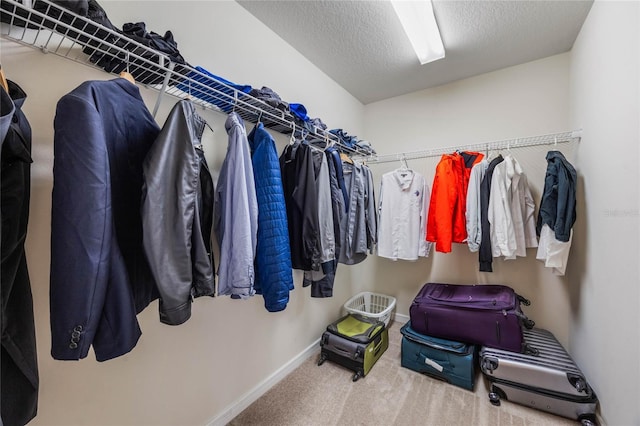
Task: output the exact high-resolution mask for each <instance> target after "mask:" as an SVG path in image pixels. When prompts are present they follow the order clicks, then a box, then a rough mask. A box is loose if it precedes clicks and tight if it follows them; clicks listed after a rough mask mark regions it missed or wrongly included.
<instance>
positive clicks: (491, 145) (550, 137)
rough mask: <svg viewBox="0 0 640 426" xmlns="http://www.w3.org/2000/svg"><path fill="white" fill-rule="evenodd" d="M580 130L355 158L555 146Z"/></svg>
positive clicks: (384, 160)
mask: <svg viewBox="0 0 640 426" xmlns="http://www.w3.org/2000/svg"><path fill="white" fill-rule="evenodd" d="M581 134H582V130H574V131H570V132H561V133H549V134H546V135H539V136H528V137H524V138H514V139H503V140H498V141H492V142H481V143H474V144H469V145H459V146H450V147H443V148H434V149H426V150H421V151H410V152H398V153H394V154H380V155H368V156H358V157H355V158H356V159H358V160H361V161H366V162H367V164H377V163H390V162H394V161H406V160H415V159H418V158H429V157H440V156H442V155H444V154H451V153H453V152H455V151H477V152H482V151H485V152H488V151H495V150H502V149H507V150H510V149H511V148H524V147H528V146H536V145H555V144H561V143H568V142H573V141H579V140H580V137H581Z"/></svg>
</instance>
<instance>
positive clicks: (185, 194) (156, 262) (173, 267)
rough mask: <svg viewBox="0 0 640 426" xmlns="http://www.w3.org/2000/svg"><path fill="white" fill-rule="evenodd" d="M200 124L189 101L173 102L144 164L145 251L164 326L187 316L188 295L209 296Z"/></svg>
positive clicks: (206, 178)
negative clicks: (157, 292)
mask: <svg viewBox="0 0 640 426" xmlns="http://www.w3.org/2000/svg"><path fill="white" fill-rule="evenodd" d="M205 124H206V123H205V121H204V120H203V119H202V117H200V116H199V115H198V114H197V113H196V111H195V107H194V105H193V104H192V103H191V102H189V101H180V102H178V103H177V104H176V105H175V106H174V107H173V109H172V110H171V113H170V114H169V117H168V118H167V120H166V122H165V124H164V126H163V128H162V131H161V132H160V134H159V135H158V137H157V138H156V140H155V142H154V143H153V146H152V147H151V149H150V150H149V154H148V155H147V157H146V159H145V162H144V164H143V172H144V185H143V188H142V227H143V231H144V232H143V243H144V250H145V254H146V256H147V260H148V262H149V266H150V267H151V272H152V273H153V276H154V278H155V280H156V283H157V285H158V290H159V292H160V321H162V322H163V323H165V324H169V325H178V324H182V323H183V322H185V321H187V320H188V319H189V317H190V316H191V301H192V299H193V298H195V297H200V296H213V295H214V284H215V283H214V274H213V270H214V269H213V257H212V256H211V227H212V223H213V180H212V179H211V174H210V173H209V168H208V167H207V162H206V160H205V157H204V152H203V150H202V144H201V137H202V132H203V131H204V126H205Z"/></svg>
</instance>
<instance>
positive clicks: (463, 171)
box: [427, 151, 484, 253]
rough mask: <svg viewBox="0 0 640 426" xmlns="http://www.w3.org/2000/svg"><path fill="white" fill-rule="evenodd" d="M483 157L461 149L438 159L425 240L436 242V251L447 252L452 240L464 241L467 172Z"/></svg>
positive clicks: (465, 230)
mask: <svg viewBox="0 0 640 426" xmlns="http://www.w3.org/2000/svg"><path fill="white" fill-rule="evenodd" d="M483 157H484V154H481V153H479V152H472V151H463V152H460V153H458V152H456V153H453V154H445V155H443V156H442V158H441V159H440V162H439V163H438V165H437V167H436V174H435V176H434V177H433V186H432V190H431V200H430V202H429V216H428V221H427V241H431V242H435V243H436V251H439V252H443V253H449V252H450V251H451V243H463V242H465V241H466V239H467V228H466V218H465V214H466V205H467V186H468V184H469V175H470V174H471V168H472V167H473V166H474V165H475V164H476V163H478V162H480V161H481V160H482V158H483Z"/></svg>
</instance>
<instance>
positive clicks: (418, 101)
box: [362, 54, 575, 344]
mask: <svg viewBox="0 0 640 426" xmlns="http://www.w3.org/2000/svg"><path fill="white" fill-rule="evenodd" d="M568 84H569V55H568V54H561V55H556V56H552V57H549V58H546V59H541V60H538V61H534V62H530V63H527V64H523V65H519V66H515V67H511V68H507V69H503V70H500V71H496V72H492V73H488V74H483V75H480V76H477V77H474V78H469V79H466V80H462V81H458V82H456V83H452V84H447V85H443V86H439V87H436V88H433V89H429V90H424V91H420V92H415V93H412V94H408V95H404V96H400V97H397V98H393V99H388V100H385V101H381V102H377V103H374V104H369V105H366V106H365V129H366V136H367V138H368V139H369V140H370V141H373V142H374V145H375V147H376V149H377V150H378V152H379V153H380V154H383V153H398V152H404V151H409V152H410V151H419V150H426V149H429V148H440V147H447V146H452V147H455V146H461V145H465V144H473V143H480V142H490V141H495V140H501V139H508V138H518V137H525V136H535V135H541V134H547V133H554V132H562V131H567V130H572V129H569V121H568V111H569V104H568V100H569V99H568ZM551 148H553V147H549V146H542V147H531V148H521V149H513V150H511V151H512V154H513V155H514V157H515V158H516V159H517V160H518V161H519V162H520V164H521V165H522V167H523V169H524V171H525V172H526V174H527V176H528V179H529V183H530V187H531V189H532V192H533V196H534V199H535V200H536V203H537V204H539V201H540V194H541V192H542V188H543V185H544V174H545V170H546V160H545V155H546V152H547V151H548V150H549V149H551ZM557 148H558V149H561V150H563V151H565V152H567V157H568V158H571V157H572V156H573V154H572V151H573V149H574V148H575V144H573V145H571V144H569V146H563V145H561V144H560V145H558V147H557ZM453 150H454V148H452V151H453ZM492 154H494V155H495V154H496V153H492ZM438 161H439V158H438V157H433V158H428V159H419V160H409V167H411V168H413V169H414V170H416V171H418V172H420V173H422V174H423V175H424V176H425V177H426V179H427V182H428V183H429V186H430V187H431V183H432V181H433V175H434V172H435V168H436V165H437V163H438ZM399 166H400V163H399V162H396V163H381V164H372V165H371V169H372V170H373V172H374V177H375V181H376V185H378V184H379V182H380V177H381V175H382V174H383V173H385V172H388V171H391V170H393V169H395V168H397V167H399ZM493 270H494V272H492V273H489V272H479V271H478V256H477V253H471V252H469V250H468V248H467V246H466V245H463V244H454V247H453V251H452V253H448V254H445V253H434V254H432V255H431V256H430V257H429V258H427V259H420V260H418V261H417V262H404V261H398V262H393V261H390V260H387V259H383V258H375V259H374V260H371V261H370V262H368V263H367V264H366V265H363V267H362V275H363V276H364V277H365V280H371V281H372V282H373V285H374V286H375V288H376V289H377V290H378V291H384V292H387V293H388V294H391V295H394V296H395V297H396V298H397V300H398V310H397V312H398V313H403V314H405V315H408V312H409V305H410V303H411V301H412V300H413V297H414V296H415V295H416V293H417V292H418V290H419V289H420V287H421V286H422V284H424V283H426V282H447V283H458V284H473V283H495V284H506V285H510V286H512V287H513V288H515V289H516V291H518V292H519V293H521V294H522V295H524V296H526V297H528V298H529V299H531V301H532V306H531V307H528V308H524V309H525V313H527V314H528V315H529V316H530V317H531V318H532V319H534V320H535V321H536V323H537V324H538V325H539V326H540V327H543V328H547V329H549V330H551V331H552V332H554V333H555V334H556V336H557V337H558V339H560V341H561V342H563V343H565V344H566V343H567V342H568V326H569V312H570V310H569V308H568V306H569V300H568V290H567V283H566V278H564V277H556V276H554V275H553V274H552V273H551V271H549V270H548V269H546V268H544V265H543V264H542V262H539V261H536V260H535V249H528V250H527V257H526V258H518V259H517V260H512V261H503V260H498V259H496V260H494V262H493ZM570 272H571V270H569V271H568V273H570Z"/></svg>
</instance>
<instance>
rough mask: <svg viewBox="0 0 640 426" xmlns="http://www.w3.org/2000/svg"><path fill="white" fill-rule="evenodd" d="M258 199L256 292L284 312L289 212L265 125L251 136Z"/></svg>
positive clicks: (288, 281)
mask: <svg viewBox="0 0 640 426" xmlns="http://www.w3.org/2000/svg"><path fill="white" fill-rule="evenodd" d="M248 139H249V146H250V147H251V160H252V162H253V175H254V179H255V183H256V196H257V199H258V244H257V248H256V261H255V266H256V279H255V284H254V288H255V290H256V293H258V294H262V295H263V296H264V305H265V308H267V310H268V311H269V312H278V311H282V310H283V309H284V308H286V307H287V303H288V302H289V291H290V290H293V275H292V271H291V249H290V248H289V230H288V227H287V209H286V206H285V201H284V191H283V189H282V176H281V174H280V163H279V160H278V154H277V152H276V145H275V142H274V141H273V138H272V137H271V135H270V134H269V133H268V132H267V131H266V130H265V129H264V126H263V124H262V123H258V125H257V126H256V127H255V128H254V129H253V130H252V131H251V133H250V134H249V136H248Z"/></svg>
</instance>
